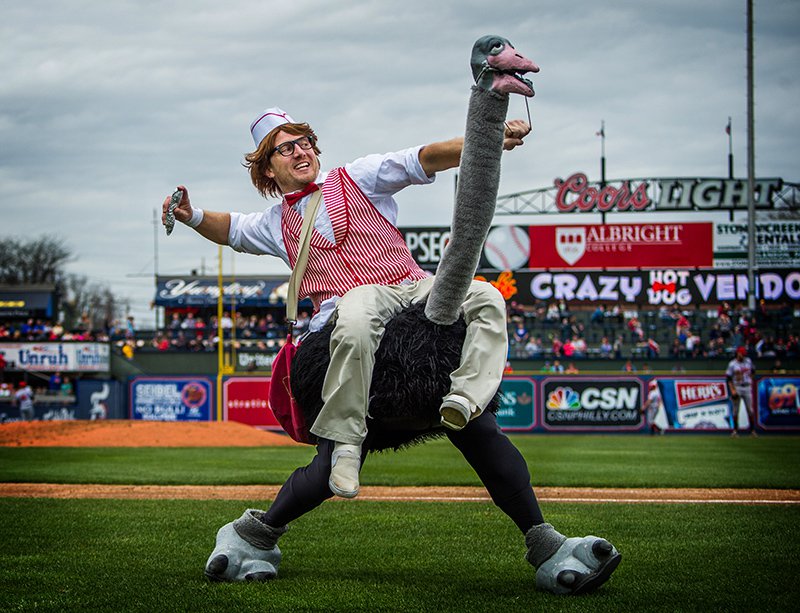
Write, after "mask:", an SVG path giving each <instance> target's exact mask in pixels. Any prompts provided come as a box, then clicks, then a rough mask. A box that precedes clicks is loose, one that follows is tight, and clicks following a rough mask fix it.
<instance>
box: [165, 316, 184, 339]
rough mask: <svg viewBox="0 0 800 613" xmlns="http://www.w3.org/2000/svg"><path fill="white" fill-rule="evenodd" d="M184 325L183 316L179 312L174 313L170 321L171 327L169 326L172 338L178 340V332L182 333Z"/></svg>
mask: <svg viewBox="0 0 800 613" xmlns="http://www.w3.org/2000/svg"><path fill="white" fill-rule="evenodd" d="M182 324H183V322H182V321H181V314H180V313H178V312H177V311H176V312H174V313H173V314H172V317H171V318H170V320H169V325H168V326H167V328H168V329H169V335H170V337H171V338H176V337H177V336H178V332H180V331H181V327H182Z"/></svg>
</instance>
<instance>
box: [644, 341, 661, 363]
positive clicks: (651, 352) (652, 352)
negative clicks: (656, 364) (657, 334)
mask: <svg viewBox="0 0 800 613" xmlns="http://www.w3.org/2000/svg"><path fill="white" fill-rule="evenodd" d="M646 349H647V357H648V359H650V360H654V359H656V358H658V356H659V354H660V353H661V347H660V346H659V344H658V343H657V342H656V339H654V338H653V337H652V336H651V337H649V338H648V339H647V345H646Z"/></svg>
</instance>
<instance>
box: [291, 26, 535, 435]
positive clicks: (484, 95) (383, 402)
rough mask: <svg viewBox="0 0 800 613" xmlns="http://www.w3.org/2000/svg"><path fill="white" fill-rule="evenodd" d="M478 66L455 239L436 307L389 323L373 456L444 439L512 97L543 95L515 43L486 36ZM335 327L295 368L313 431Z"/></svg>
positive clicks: (377, 376) (373, 419)
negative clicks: (446, 407)
mask: <svg viewBox="0 0 800 613" xmlns="http://www.w3.org/2000/svg"><path fill="white" fill-rule="evenodd" d="M471 66H472V71H473V76H474V77H475V79H476V81H477V83H478V85H477V86H473V88H472V92H471V96H470V100H469V108H468V112H467V125H466V130H465V135H464V147H463V152H462V155H461V164H460V167H459V168H460V172H459V181H458V187H457V191H456V204H455V208H454V211H453V221H452V228H451V235H450V242H449V244H448V246H447V249H445V252H444V255H443V257H442V260H441V262H440V264H439V268H438V270H437V272H436V278H435V280H434V285H433V289H432V290H431V292H430V295H429V297H428V299H427V301H426V302H425V303H420V304H414V305H411V306H410V307H408V308H406V309H405V310H403V311H402V312H400V313H399V314H398V315H396V316H395V317H394V318H393V319H392V320H391V321H390V322H388V323H387V324H386V328H385V332H384V335H383V338H382V340H381V343H380V346H379V348H378V351H377V353H376V355H375V368H374V370H373V376H372V384H371V386H370V403H369V412H368V417H367V432H368V434H367V438H366V440H365V441H364V448H365V449H368V450H370V451H376V450H382V449H386V448H399V447H402V446H404V445H406V444H409V443H411V442H415V441H420V440H424V439H426V438H430V437H436V436H441V435H442V434H443V428H442V427H441V425H440V415H439V407H440V406H441V399H442V398H443V397H444V396H445V395H446V394H447V392H448V390H449V389H450V378H449V377H450V373H452V372H453V371H454V370H456V368H458V366H459V360H460V358H461V350H462V345H463V343H464V338H465V335H466V324H465V322H464V319H463V317H460V316H459V309H460V308H461V305H462V304H463V302H464V298H465V296H466V294H467V290H468V288H469V285H470V283H471V282H472V280H473V277H474V275H475V271H476V269H477V267H478V261H479V259H480V254H481V250H482V248H483V244H484V242H485V240H486V235H487V233H488V231H489V228H490V226H491V223H492V219H493V217H494V207H495V202H496V200H497V190H498V186H499V183H500V158H501V154H502V152H503V138H504V129H505V119H506V113H507V111H508V93H506V92H515V93H520V94H523V95H533V90H532V88H531V84H530V82H529V81H527V80H525V79H523V78H521V77H520V76H519V74H520V73H524V72H528V71H533V72H536V71H538V67H537V66H536V65H535V64H534V63H533V62H531V61H530V60H528V59H526V58H524V57H522V56H521V55H519V54H517V53H516V52H515V50H514V48H513V47H512V46H511V44H510V43H508V41H506V40H505V39H501V38H500V37H496V36H486V37H483V38H481V39H480V40H479V41H478V42H477V43H476V44H475V46H474V47H473V51H472V58H471ZM495 90H500V91H503V92H504V93H497V91H495ZM334 325H335V324H334V323H332V322H331V323H329V324H328V325H327V326H326V327H325V328H323V330H321V331H320V332H318V333H315V334H311V335H309V336H308V337H307V338H305V339H304V340H303V342H302V343H301V344H300V346H299V348H298V351H297V354H296V355H295V358H294V361H293V363H292V377H291V386H292V394H293V395H294V397H295V399H296V400H297V402H298V404H299V406H300V407H301V408H302V409H303V412H304V414H305V419H306V423H307V424H312V423H314V421H315V420H316V418H317V415H318V414H319V412H320V410H321V409H322V405H323V401H322V384H323V381H324V379H325V373H326V372H327V370H328V363H329V359H330V355H329V347H330V337H331V333H332V331H333V328H334ZM497 406H498V401H497V397H495V398H494V399H493V400H492V401H491V402H490V404H489V406H488V407H487V410H489V411H492V412H495V411H496V410H497Z"/></svg>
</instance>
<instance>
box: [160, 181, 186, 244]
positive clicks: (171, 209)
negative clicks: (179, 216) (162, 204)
mask: <svg viewBox="0 0 800 613" xmlns="http://www.w3.org/2000/svg"><path fill="white" fill-rule="evenodd" d="M181 198H183V191H181V190H179V189H176V190H175V191H174V192H173V194H172V199H171V200H170V201H169V206H168V207H167V215H166V217H165V218H164V227H165V228H166V229H167V236H169V235H170V234H172V230H174V229H175V209H176V208H178V205H179V204H180V203H181Z"/></svg>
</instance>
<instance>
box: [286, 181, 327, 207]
mask: <svg viewBox="0 0 800 613" xmlns="http://www.w3.org/2000/svg"><path fill="white" fill-rule="evenodd" d="M318 189H319V185H317V184H316V183H309V184H308V185H306V186H305V187H304V188H303V189H301V190H300V191H299V192H292V193H291V194H284V195H283V199H284V200H285V201H286V204H288V205H289V206H294V205H295V203H296V202H297V201H298V200H301V199H303V198H305V197H306V196H308V195H309V194H313V193H314V192H315V191H317V190H318Z"/></svg>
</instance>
